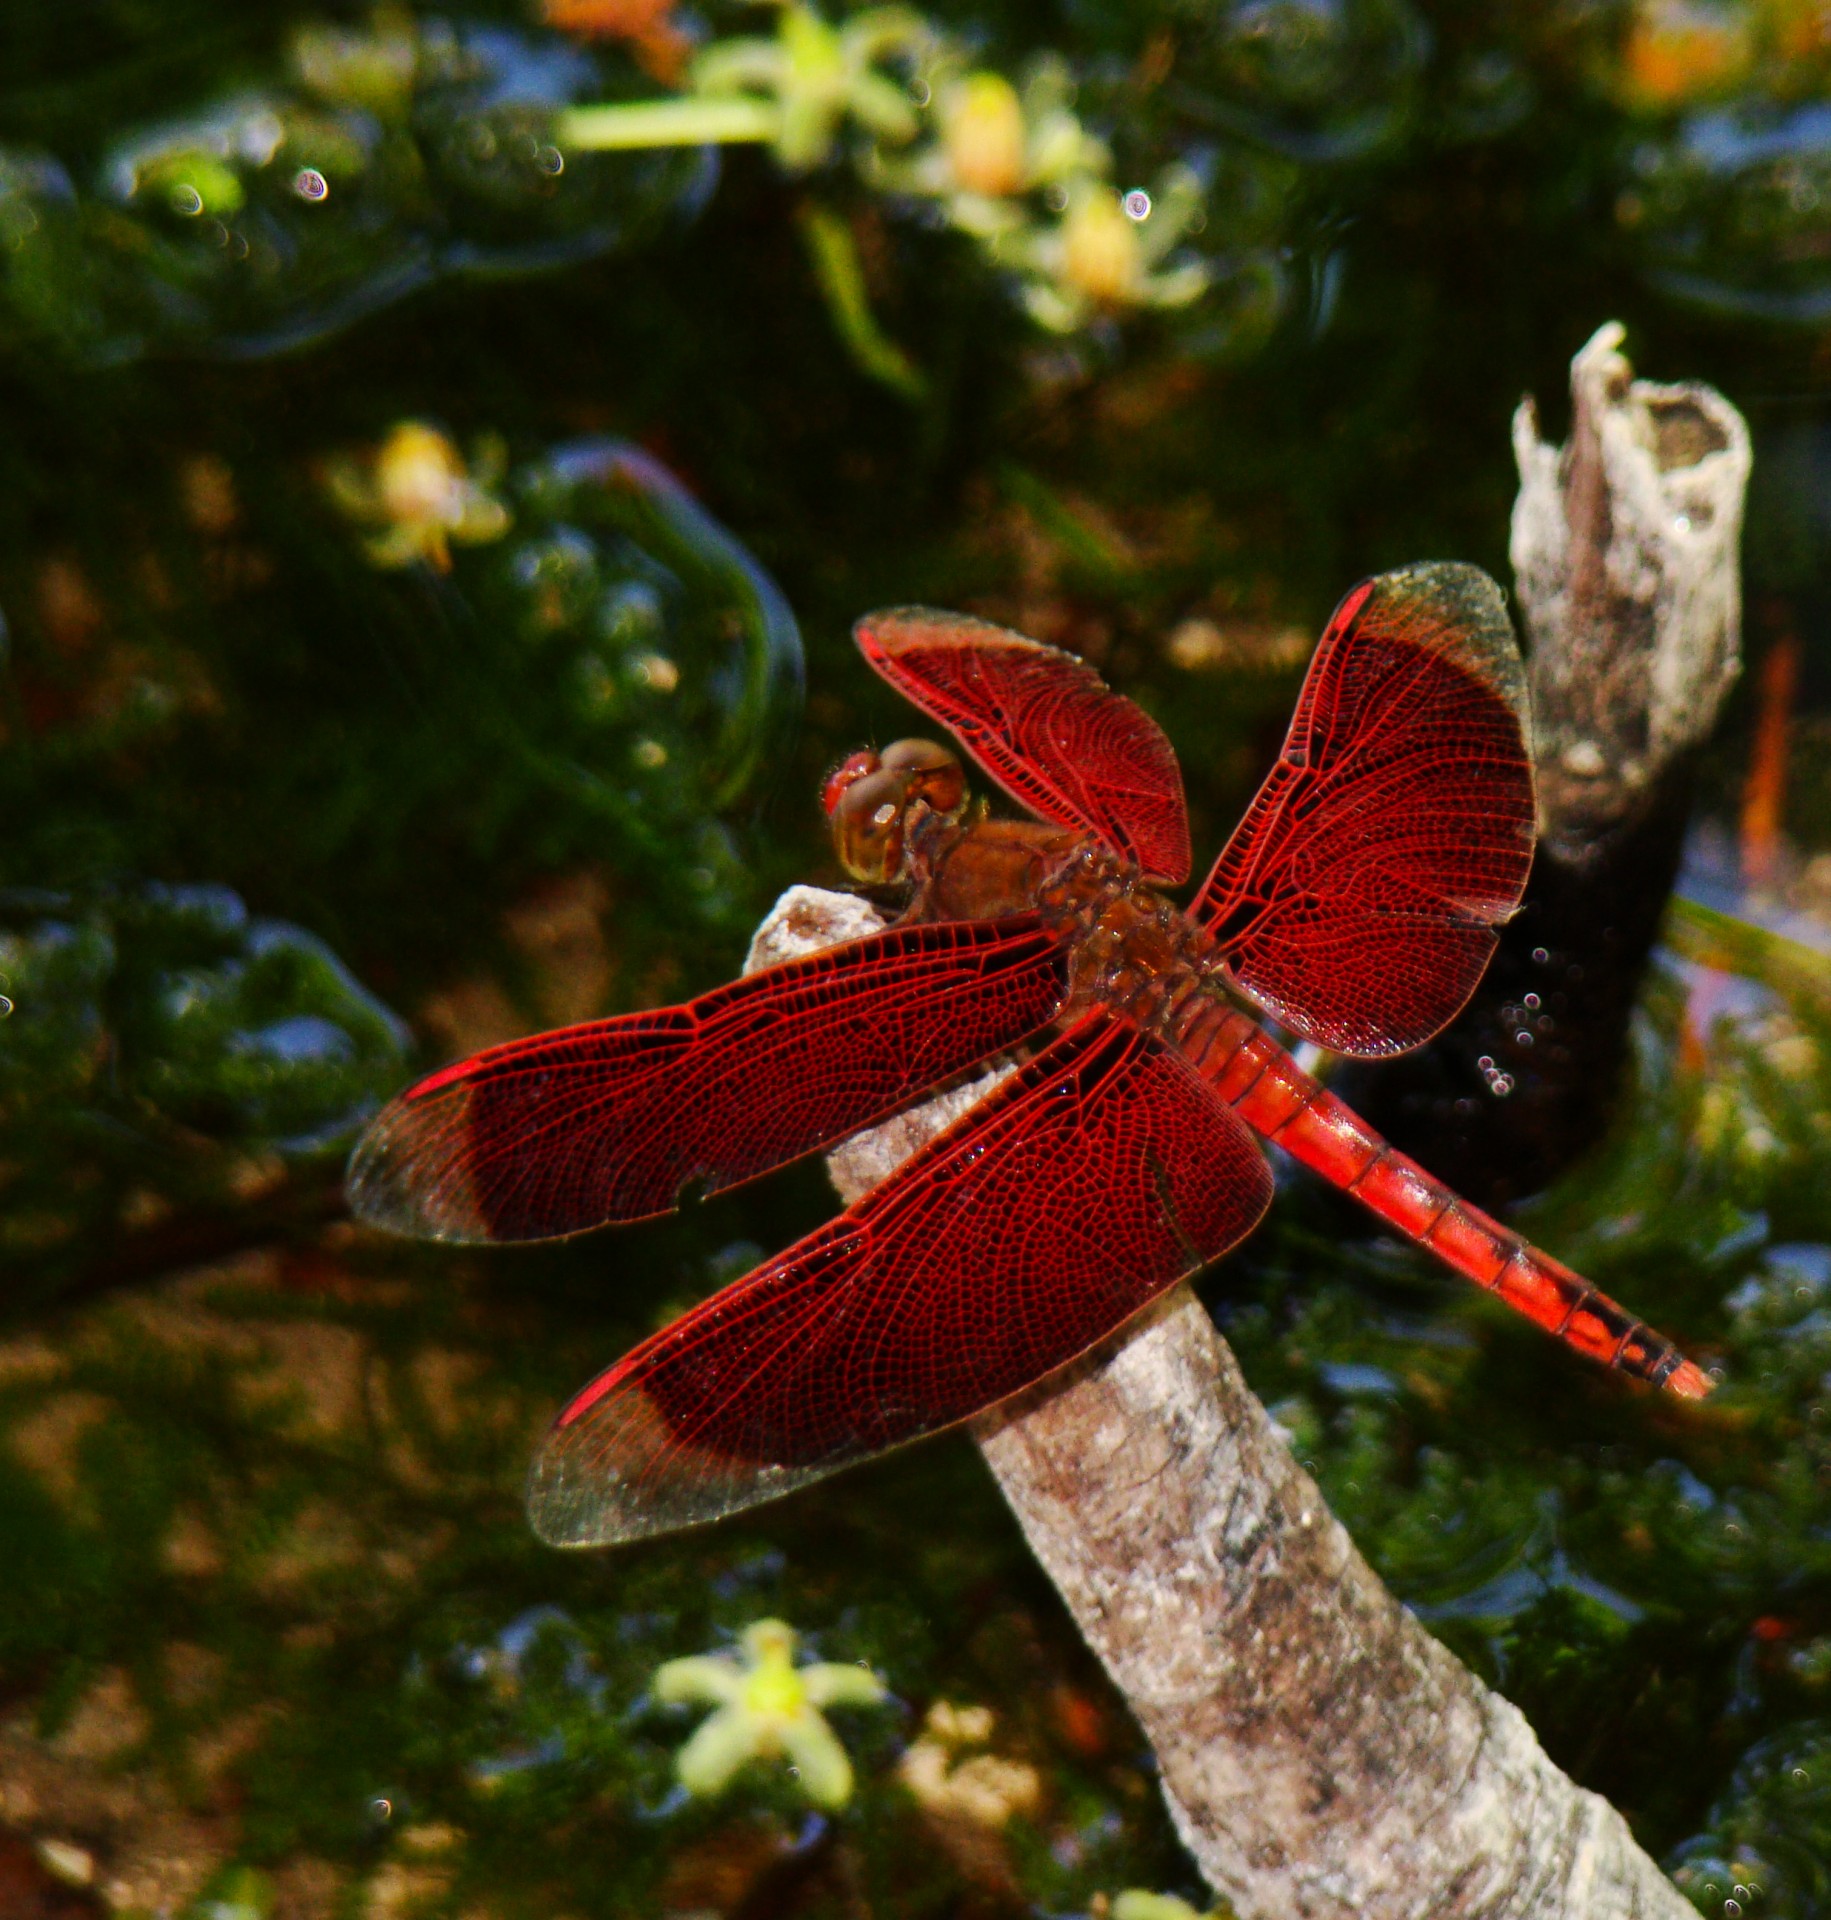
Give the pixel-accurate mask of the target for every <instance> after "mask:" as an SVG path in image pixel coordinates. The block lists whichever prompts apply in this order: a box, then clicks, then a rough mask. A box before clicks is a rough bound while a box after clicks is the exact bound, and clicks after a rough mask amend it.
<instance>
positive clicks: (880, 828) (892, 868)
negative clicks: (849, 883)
mask: <svg viewBox="0 0 1831 1920" xmlns="http://www.w3.org/2000/svg"><path fill="white" fill-rule="evenodd" d="M908 797H909V776H908V775H907V774H906V773H898V772H897V771H895V770H894V769H893V768H890V767H884V768H880V769H879V770H878V771H877V772H876V773H867V774H864V775H862V776H861V777H860V778H858V779H856V780H854V781H853V782H852V784H851V785H850V786H849V787H847V788H846V789H845V791H844V792H843V793H841V794H840V796H839V800H838V803H837V804H836V805H835V806H834V808H833V846H834V849H835V851H836V852H837V853H838V855H839V860H840V864H841V865H842V866H843V867H844V868H845V870H846V872H847V873H849V874H850V875H851V876H852V878H853V879H854V880H869V881H873V882H876V883H878V884H881V883H882V882H884V881H886V880H894V879H895V878H896V876H897V874H898V873H899V872H900V871H901V869H902V865H903V809H904V807H905V806H906V804H907V803H908Z"/></svg>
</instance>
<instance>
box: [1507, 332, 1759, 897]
mask: <svg viewBox="0 0 1831 1920" xmlns="http://www.w3.org/2000/svg"><path fill="white" fill-rule="evenodd" d="M1622 339H1623V331H1622V328H1621V325H1620V323H1619V322H1618V321H1614V320H1611V321H1609V323H1608V324H1607V325H1606V326H1604V327H1601V328H1599V329H1598V330H1597V331H1596V333H1595V334H1594V336H1593V337H1592V338H1591V339H1590V341H1589V344H1588V345H1587V346H1585V347H1584V348H1583V350H1582V352H1580V353H1579V354H1578V355H1577V357H1576V358H1575V359H1574V360H1573V361H1572V362H1571V365H1570V393H1571V431H1570V439H1569V440H1568V442H1566V444H1565V445H1564V446H1562V447H1554V446H1549V445H1547V444H1546V442H1545V441H1543V440H1541V439H1540V438H1539V431H1538V409H1537V407H1536V406H1535V405H1534V403H1533V401H1532V400H1531V399H1530V398H1527V399H1525V400H1522V401H1521V402H1520V404H1519V409H1518V411H1517V412H1516V413H1515V414H1514V416H1513V452H1514V457H1515V458H1516V459H1517V461H1518V462H1519V475H1520V490H1519V495H1518V497H1517V499H1516V500H1515V502H1514V507H1513V537H1512V560H1513V572H1514V577H1515V581H1516V584H1517V586H1518V589H1519V601H1520V611H1521V613H1522V614H1523V615H1524V617H1525V624H1526V633H1527V636H1528V638H1529V639H1530V641H1531V643H1532V646H1531V661H1530V669H1531V678H1532V717H1533V727H1534V730H1535V732H1536V734H1537V745H1536V750H1535V759H1536V761H1537V764H1538V775H1539V847H1540V850H1541V853H1542V854H1544V855H1548V856H1549V857H1550V858H1552V859H1556V860H1564V861H1577V862H1581V861H1584V860H1587V859H1589V858H1591V857H1593V855H1594V854H1595V852H1596V850H1597V849H1598V848H1600V847H1601V846H1602V845H1603V844H1604V843H1605V842H1606V841H1607V839H1608V838H1609V836H1610V835H1611V834H1613V833H1615V832H1617V831H1618V830H1619V829H1621V828H1622V827H1623V826H1625V825H1627V824H1629V823H1630V822H1631V821H1632V820H1633V818H1634V817H1635V816H1636V814H1638V813H1639V812H1641V811H1643V810H1644V809H1645V808H1647V807H1648V806H1650V805H1651V804H1652V803H1653V800H1654V797H1655V795H1656V792H1657V789H1658V787H1659V784H1660V782H1661V780H1662V779H1663V778H1664V777H1665V776H1666V775H1667V773H1668V772H1669V771H1670V770H1671V769H1672V767H1673V766H1674V765H1675V764H1676V763H1677V762H1679V761H1681V760H1682V758H1683V757H1684V756H1685V755H1686V754H1687V753H1689V751H1690V750H1691V749H1692V748H1694V747H1697V746H1700V745H1702V743H1703V742H1704V740H1705V739H1706V738H1707V737H1708V735H1709V733H1710V731H1711V729H1712V728H1713V727H1714V726H1715V725H1716V719H1717V713H1718V711H1719V709H1720V708H1721V706H1722V703H1723V696H1724V695H1725V694H1726V693H1727V692H1728V691H1729V689H1730V687H1731V686H1732V685H1733V684H1734V682H1735V678H1736V675H1737V674H1738V673H1739V672H1740V671H1741V662H1742V653H1741V637H1742V579H1741V570H1740V566H1739V564H1738V562H1739V552H1738V549H1739V547H1740V543H1741V537H1742V498H1743V494H1744V491H1745V490H1746V488H1747V485H1748V471H1749V460H1750V453H1749V440H1748V428H1747V426H1746V424H1745V423H1744V421H1743V419H1742V416H1741V415H1740V414H1739V413H1738V412H1737V411H1736V410H1735V408H1734V407H1732V406H1731V405H1730V404H1729V402H1728V401H1727V400H1725V399H1724V398H1723V396H1722V395H1721V394H1720V393H1718V392H1716V391H1715V390H1714V389H1713V388H1711V387H1706V386H1702V385H1699V384H1697V383H1696V382H1687V383H1685V384H1683V385H1678V386H1665V385H1661V384H1659V383H1657V382H1655V381H1652V380H1636V379H1635V378H1634V369H1633V368H1632V367H1631V366H1629V364H1628V362H1627V360H1626V359H1625V358H1624V357H1623V355H1622V353H1621V342H1622Z"/></svg>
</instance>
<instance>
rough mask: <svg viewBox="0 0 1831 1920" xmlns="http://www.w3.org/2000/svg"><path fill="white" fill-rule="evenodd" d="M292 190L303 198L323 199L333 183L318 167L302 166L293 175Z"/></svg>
mask: <svg viewBox="0 0 1831 1920" xmlns="http://www.w3.org/2000/svg"><path fill="white" fill-rule="evenodd" d="M292 190H293V192H294V193H296V194H297V195H298V196H299V198H300V199H301V200H322V199H323V198H324V196H325V195H326V194H327V193H329V192H330V190H331V183H330V182H329V181H328V180H327V179H325V177H324V175H323V174H321V173H320V172H319V171H318V169H317V168H316V167H301V168H300V169H299V171H298V172H297V173H295V174H294V175H293V177H292Z"/></svg>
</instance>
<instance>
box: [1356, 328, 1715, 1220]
mask: <svg viewBox="0 0 1831 1920" xmlns="http://www.w3.org/2000/svg"><path fill="white" fill-rule="evenodd" d="M1620 344H1621V328H1620V327H1619V326H1617V325H1616V324H1614V323H1613V322H1611V323H1610V324H1609V325H1607V326H1605V327H1603V328H1601V329H1600V330H1599V331H1598V332H1597V333H1596V334H1595V336H1594V337H1593V338H1592V339H1591V340H1590V342H1589V343H1588V345H1587V346H1585V347H1584V348H1583V350H1582V352H1580V353H1579V354H1578V355H1577V356H1576V358H1575V359H1574V360H1573V361H1572V362H1571V369H1570V386H1571V400H1572V418H1571V434H1570V439H1569V441H1568V442H1567V443H1566V444H1565V445H1564V446H1563V447H1562V448H1559V447H1552V446H1548V445H1546V444H1545V442H1544V441H1542V440H1541V439H1540V438H1539V433H1538V415H1537V411H1536V409H1535V408H1534V406H1533V403H1532V401H1531V400H1524V401H1522V402H1521V403H1520V407H1519V411H1518V412H1517V413H1516V414H1515V415H1514V420H1513V444H1514V451H1515V454H1516V456H1517V458H1518V461H1519V471H1520V491H1519V496H1518V500H1517V502H1516V504H1515V507H1514V513H1513V564H1514V568H1515V570H1516V573H1517V576H1518V588H1519V602H1520V609H1521V611H1522V613H1523V614H1524V617H1525V624H1526V630H1527V633H1528V635H1529V636H1530V638H1531V641H1532V653H1531V659H1530V662H1529V671H1530V675H1531V684H1532V696H1533V709H1534V711H1533V722H1534V732H1535V734H1536V736H1537V738H1536V742H1535V756H1534V757H1535V760H1536V763H1537V770H1538V789H1539V849H1538V858H1537V859H1536V860H1535V861H1534V863H1533V868H1532V877H1531V879H1530V881H1529V882H1528V883H1527V887H1526V897H1525V900H1524V901H1523V902H1522V903H1521V907H1520V911H1519V913H1518V914H1517V915H1516V916H1515V917H1514V919H1513V920H1512V921H1511V922H1510V923H1509V924H1508V925H1507V926H1506V927H1504V928H1503V929H1502V930H1501V936H1500V947H1499V950H1498V952H1497V953H1496V954H1495V956H1494V960H1493V962H1492V964H1491V965H1490V966H1489V968H1488V971H1487V973H1486V974H1485V975H1484V977H1483V979H1482V982H1481V985H1480V986H1479V987H1478V988H1477V989H1476V991H1475V996H1474V998H1473V999H1472V1000H1471V1001H1470V1002H1469V1005H1468V1007H1467V1009H1466V1010H1465V1011H1464V1013H1463V1014H1462V1015H1461V1017H1460V1018H1458V1019H1457V1020H1456V1021H1455V1022H1454V1023H1453V1024H1452V1025H1451V1026H1450V1027H1449V1028H1447V1029H1446V1030H1445V1031H1444V1032H1443V1033H1441V1034H1439V1035H1438V1036H1437V1038H1436V1039H1435V1040H1433V1041H1432V1042H1431V1043H1430V1044H1429V1045H1428V1046H1425V1047H1421V1048H1419V1049H1418V1050H1417V1051H1416V1052H1415V1053H1410V1054H1406V1055H1404V1056H1403V1057H1402V1058H1400V1059H1397V1060H1391V1061H1380V1062H1375V1063H1362V1064H1357V1065H1354V1066H1350V1067H1348V1068H1347V1069H1346V1070H1345V1071H1344V1072H1343V1073H1342V1074H1341V1075H1340V1076H1339V1077H1338V1078H1337V1080H1336V1082H1335V1086H1336V1091H1337V1092H1339V1093H1340V1094H1341V1095H1342V1096H1343V1097H1344V1098H1345V1099H1346V1100H1347V1101H1348V1103H1349V1104H1350V1105H1351V1106H1353V1107H1355V1108H1356V1109H1357V1110H1358V1111H1359V1112H1360V1113H1361V1114H1362V1115H1363V1116H1364V1117H1365V1118H1366V1119H1367V1120H1369V1121H1370V1122H1371V1123H1372V1124H1373V1125H1374V1126H1376V1127H1377V1128H1378V1129H1379V1130H1380V1131H1381V1132H1382V1133H1383V1134H1385V1135H1386V1137H1387V1138H1388V1139H1389V1140H1391V1141H1392V1143H1393V1144H1394V1145H1395V1146H1397V1147H1400V1148H1402V1149H1403V1150H1404V1151H1405V1152H1407V1153H1409V1154H1412V1155H1413V1156H1414V1157H1415V1158H1417V1159H1419V1160H1421V1161H1423V1163H1424V1164H1425V1165H1426V1166H1427V1167H1429V1168H1430V1170H1431V1171H1432V1172H1433V1173H1435V1174H1437V1175H1439V1176H1440V1177H1441V1178H1443V1179H1445V1180H1447V1181H1448V1182H1449V1183H1450V1184H1451V1185H1452V1186H1454V1187H1456V1188H1457V1189H1458V1190H1459V1191H1460V1192H1462V1193H1463V1194H1464V1195H1466V1197H1467V1198H1469V1199H1471V1200H1473V1201H1475V1202H1476V1204H1477V1205H1480V1206H1486V1207H1496V1206H1504V1205H1505V1204H1506V1203H1507V1202H1508V1201H1509V1200H1515V1199H1518V1198H1519V1197H1521V1196H1522V1195H1524V1194H1528V1193H1534V1192H1537V1191H1538V1190H1539V1189H1540V1188H1542V1187H1545V1186H1547V1185H1549V1184H1550V1182H1551V1181H1553V1180H1554V1179H1556V1178H1557V1177H1558V1175H1559V1174H1561V1173H1562V1172H1563V1171H1564V1170H1565V1169H1566V1168H1567V1167H1570V1166H1572V1165H1573V1164H1575V1162H1576V1161H1577V1160H1578V1159H1580V1158H1581V1156H1582V1155H1583V1154H1585V1153H1587V1152H1588V1151H1589V1150H1590V1149H1591V1148H1592V1147H1593V1146H1594V1145H1595V1144H1596V1142H1597V1140H1598V1139H1599V1138H1600V1137H1601V1135H1602V1134H1603V1133H1604V1132H1605V1131H1606V1129H1607V1127H1608V1126H1609V1124H1610V1122H1611V1120H1612V1119H1613V1116H1614V1110H1615V1094H1616V1090H1617V1088H1618V1087H1619V1086H1620V1084H1621V1082H1622V1079H1623V1076H1624V1070H1625V1068H1626V1066H1627V1063H1628V1058H1629V1049H1628V1033H1629V1021H1630V1018H1631V1016H1632V1013H1633V1009H1634V1006H1635V1004H1636V1002H1637V1001H1638V999H1639V995H1640V986H1641V981H1642V979H1643V977H1644V975H1645V973H1646V968H1647V962H1648V959H1649V958H1650V956H1651V954H1652V951H1653V945H1654V942H1655V941H1656V940H1657V938H1658V936H1659V928H1660V924H1661V922H1662V921H1663V919H1664V917H1665V910H1666V902H1667V899H1668V897H1669V895H1670V893H1671V890H1672V882H1673V880H1674V878H1675V877H1676V875H1677V872H1678V867H1679V861H1680V858H1681V856H1682V853H1683V850H1684V838H1685V829H1686V825H1687V823H1688V821H1689V817H1690V812H1691V799H1692V785H1693V772H1694V768H1695V764H1696V757H1697V756H1696V751H1695V750H1696V748H1697V747H1698V746H1700V745H1701V744H1702V742H1703V740H1704V738H1705V736H1706V735H1708V733H1709V732H1710V730H1711V728H1712V726H1714V724H1715V722H1716V718H1717V714H1718V711H1719V709H1720V708H1721V706H1722V702H1723V696H1724V694H1725V693H1726V692H1727V691H1728V689H1729V688H1730V686H1731V685H1733V683H1734V681H1735V678H1736V674H1737V672H1738V671H1739V667H1740V646H1739V639H1740V627H1741V613H1740V593H1741V587H1740V581H1739V576H1738V567H1737V550H1736V549H1737V539H1738V536H1739V533H1740V530H1741V526H1742V498H1743V492H1744V489H1745V487H1746V485H1747V481H1748V471H1749V441H1748V429H1747V427H1746V426H1745V425H1744V424H1743V421H1742V417H1741V415H1740V414H1739V413H1737V411H1736V410H1735V408H1734V407H1732V406H1731V405H1730V404H1729V402H1728V401H1727V400H1725V399H1724V398H1723V396H1722V395H1721V394H1719V393H1716V392H1714V391H1713V390H1712V389H1711V388H1709V387H1705V386H1699V385H1696V384H1685V385H1679V386H1661V385H1657V384H1655V383H1654V382H1652V381H1649V380H1636V379H1635V378H1634V377H1633V369H1632V368H1631V367H1630V366H1629V365H1628V363H1627V361H1626V360H1625V359H1623V358H1622V355H1621V353H1620Z"/></svg>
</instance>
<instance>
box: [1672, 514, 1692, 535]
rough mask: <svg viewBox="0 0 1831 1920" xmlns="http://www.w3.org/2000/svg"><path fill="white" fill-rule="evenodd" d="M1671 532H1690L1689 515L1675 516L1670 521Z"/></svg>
mask: <svg viewBox="0 0 1831 1920" xmlns="http://www.w3.org/2000/svg"><path fill="white" fill-rule="evenodd" d="M1672 531H1673V532H1674V533H1689V532H1690V531H1691V516H1690V514H1688V513H1680V514H1675V515H1674V516H1673V520H1672Z"/></svg>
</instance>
